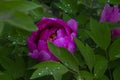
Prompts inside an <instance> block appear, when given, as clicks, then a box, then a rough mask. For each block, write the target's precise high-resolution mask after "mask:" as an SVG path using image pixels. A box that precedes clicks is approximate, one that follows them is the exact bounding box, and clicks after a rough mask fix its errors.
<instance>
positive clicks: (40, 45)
mask: <svg viewBox="0 0 120 80" xmlns="http://www.w3.org/2000/svg"><path fill="white" fill-rule="evenodd" d="M38 50H39V51H40V50H48V48H47V42H46V41H44V40H39V42H38Z"/></svg>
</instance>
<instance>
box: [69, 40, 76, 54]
mask: <svg viewBox="0 0 120 80" xmlns="http://www.w3.org/2000/svg"><path fill="white" fill-rule="evenodd" d="M75 47H76V46H75V43H74V41H71V42H69V44H68V50H69V51H70V52H71V53H72V54H73V53H74V51H75Z"/></svg>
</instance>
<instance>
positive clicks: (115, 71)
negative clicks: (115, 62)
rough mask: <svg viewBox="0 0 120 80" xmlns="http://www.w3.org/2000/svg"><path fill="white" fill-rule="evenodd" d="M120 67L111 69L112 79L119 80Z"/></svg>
mask: <svg viewBox="0 0 120 80" xmlns="http://www.w3.org/2000/svg"><path fill="white" fill-rule="evenodd" d="M119 73H120V67H116V68H115V70H114V71H113V78H114V80H120V76H119Z"/></svg>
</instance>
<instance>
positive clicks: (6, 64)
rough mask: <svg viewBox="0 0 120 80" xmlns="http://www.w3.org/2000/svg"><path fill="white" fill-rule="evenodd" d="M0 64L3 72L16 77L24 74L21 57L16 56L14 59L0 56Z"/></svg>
mask: <svg viewBox="0 0 120 80" xmlns="http://www.w3.org/2000/svg"><path fill="white" fill-rule="evenodd" d="M0 65H1V66H2V67H3V68H4V69H5V73H6V74H9V75H10V76H12V77H13V78H14V79H18V78H20V77H22V76H23V75H24V73H25V72H24V71H25V64H24V61H23V59H22V58H21V57H16V59H15V61H14V60H12V59H10V58H8V57H0Z"/></svg>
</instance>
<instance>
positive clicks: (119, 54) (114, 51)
mask: <svg viewBox="0 0 120 80" xmlns="http://www.w3.org/2000/svg"><path fill="white" fill-rule="evenodd" d="M109 57H110V60H115V59H118V58H120V38H118V39H117V40H115V41H114V42H113V43H112V44H111V46H110V48H109Z"/></svg>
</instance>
